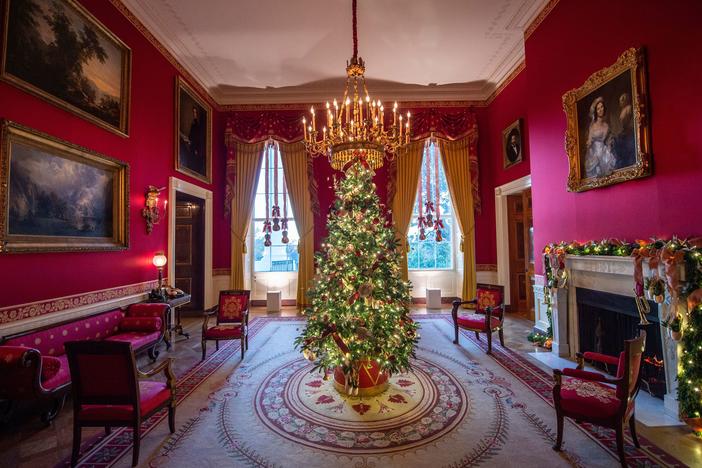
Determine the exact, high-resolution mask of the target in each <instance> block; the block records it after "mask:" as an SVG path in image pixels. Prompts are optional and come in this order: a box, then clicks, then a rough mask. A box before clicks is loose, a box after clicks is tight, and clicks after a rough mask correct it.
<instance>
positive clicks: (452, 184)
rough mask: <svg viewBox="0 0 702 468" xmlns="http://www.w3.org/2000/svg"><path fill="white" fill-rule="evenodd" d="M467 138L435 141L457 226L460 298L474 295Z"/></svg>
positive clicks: (473, 251)
mask: <svg viewBox="0 0 702 468" xmlns="http://www.w3.org/2000/svg"><path fill="white" fill-rule="evenodd" d="M469 138H470V137H466V138H463V139H461V140H458V141H446V140H439V148H440V149H441V160H442V161H443V163H444V169H445V172H446V181H447V182H448V187H449V192H450V193H451V201H452V202H453V208H454V210H455V211H456V218H457V219H458V224H459V226H460V227H461V233H462V237H461V247H462V250H463V288H462V289H463V291H462V292H463V295H462V297H463V299H464V300H469V299H472V298H474V297H475V284H476V273H475V217H474V213H473V190H472V187H471V175H470V165H469V164H470V162H469V157H470V154H469V153H470V151H469Z"/></svg>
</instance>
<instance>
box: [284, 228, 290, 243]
mask: <svg viewBox="0 0 702 468" xmlns="http://www.w3.org/2000/svg"><path fill="white" fill-rule="evenodd" d="M282 242H283V244H287V243H288V242H290V239H289V238H288V231H285V230H284V231H283V240H282Z"/></svg>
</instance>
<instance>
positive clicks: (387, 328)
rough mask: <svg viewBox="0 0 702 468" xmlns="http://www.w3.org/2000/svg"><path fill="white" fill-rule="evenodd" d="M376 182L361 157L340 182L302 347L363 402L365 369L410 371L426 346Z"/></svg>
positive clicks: (318, 257)
mask: <svg viewBox="0 0 702 468" xmlns="http://www.w3.org/2000/svg"><path fill="white" fill-rule="evenodd" d="M372 177H373V171H372V169H371V167H370V165H369V164H368V162H367V161H366V159H365V157H364V154H363V153H362V152H357V153H356V154H355V157H354V160H353V162H352V163H351V164H350V165H349V167H348V168H347V170H346V175H345V177H344V178H343V179H342V180H341V181H339V182H335V191H336V196H337V199H336V201H335V203H334V206H333V207H332V211H331V212H330V214H329V218H328V222H327V225H328V231H329V234H328V236H327V238H326V239H325V241H324V243H323V244H322V249H321V252H318V253H317V254H316V264H317V274H316V276H315V278H314V281H313V285H312V287H311V288H310V290H309V291H308V296H309V297H310V299H311V306H310V307H309V308H307V309H306V310H305V316H306V317H307V327H306V328H305V330H304V331H303V332H302V334H301V335H300V336H299V337H298V338H297V339H296V345H297V346H298V347H299V348H301V349H302V352H303V354H304V355H305V357H306V358H307V359H309V360H311V361H314V362H315V364H316V366H315V369H319V370H321V371H322V372H323V373H324V374H325V376H327V375H329V374H330V373H331V372H332V371H333V370H335V369H337V368H340V369H341V371H343V374H344V376H345V378H346V386H345V390H346V391H347V392H348V393H349V394H358V387H359V374H360V371H361V366H362V365H364V364H363V363H368V362H372V363H374V365H375V366H377V367H378V368H379V371H380V372H384V373H388V374H391V373H397V372H402V371H404V370H406V369H408V368H409V366H410V358H411V357H413V356H414V345H415V343H416V342H417V341H418V339H419V335H418V333H417V324H416V323H415V322H414V321H413V320H412V319H411V318H410V316H409V305H410V283H409V282H406V281H403V280H402V277H401V274H400V253H399V246H398V244H397V242H396V240H395V234H394V230H393V227H392V221H391V219H390V217H389V216H388V215H387V213H385V212H384V209H383V207H382V205H380V202H379V198H378V195H377V194H376V191H375V189H376V187H375V184H374V183H373V179H372Z"/></svg>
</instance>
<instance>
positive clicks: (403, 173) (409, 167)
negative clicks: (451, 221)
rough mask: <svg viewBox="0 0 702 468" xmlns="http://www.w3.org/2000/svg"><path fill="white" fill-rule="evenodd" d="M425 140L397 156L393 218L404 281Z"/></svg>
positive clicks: (406, 272) (412, 144)
mask: <svg viewBox="0 0 702 468" xmlns="http://www.w3.org/2000/svg"><path fill="white" fill-rule="evenodd" d="M423 155H424V140H422V141H415V142H413V143H410V144H409V145H408V146H407V147H406V148H405V149H404V150H403V152H402V153H400V154H398V155H397V158H396V159H395V161H396V168H397V169H396V171H397V173H396V181H395V195H394V197H393V199H392V217H393V221H394V222H395V239H397V241H398V242H399V243H400V249H401V251H402V257H401V259H400V269H401V271H402V279H404V280H405V281H407V280H408V279H409V271H408V269H407V251H408V247H409V245H408V244H407V231H408V230H409V225H410V220H411V219H412V211H413V210H414V202H415V200H416V198H417V185H418V183H419V175H420V174H421V172H422V156H423Z"/></svg>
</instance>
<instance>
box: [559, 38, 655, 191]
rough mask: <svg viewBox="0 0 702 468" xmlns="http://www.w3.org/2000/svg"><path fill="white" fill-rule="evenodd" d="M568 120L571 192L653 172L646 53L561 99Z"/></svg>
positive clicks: (626, 58) (628, 55)
mask: <svg viewBox="0 0 702 468" xmlns="http://www.w3.org/2000/svg"><path fill="white" fill-rule="evenodd" d="M563 110H564V111H565V114H566V118H567V121H568V128H567V130H566V137H565V150H566V153H567V154H568V160H569V163H570V164H569V166H570V171H569V174H568V190H569V191H571V192H582V191H585V190H590V189H594V188H599V187H604V186H607V185H612V184H617V183H620V182H626V181H628V180H633V179H638V178H640V177H646V176H648V175H650V174H651V164H652V156H651V142H650V129H649V123H648V122H649V116H648V91H647V88H646V60H645V54H644V51H643V49H640V48H639V49H634V48H631V49H628V50H627V51H626V52H624V53H623V54H622V55H621V56H620V57H619V59H618V60H617V61H616V62H615V63H614V64H613V65H611V66H609V67H607V68H604V69H602V70H600V71H598V72H596V73H594V74H593V75H592V76H590V77H589V78H588V79H587V81H585V83H584V84H583V85H582V86H581V87H579V88H577V89H573V90H571V91H568V92H567V93H566V94H565V95H563Z"/></svg>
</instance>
